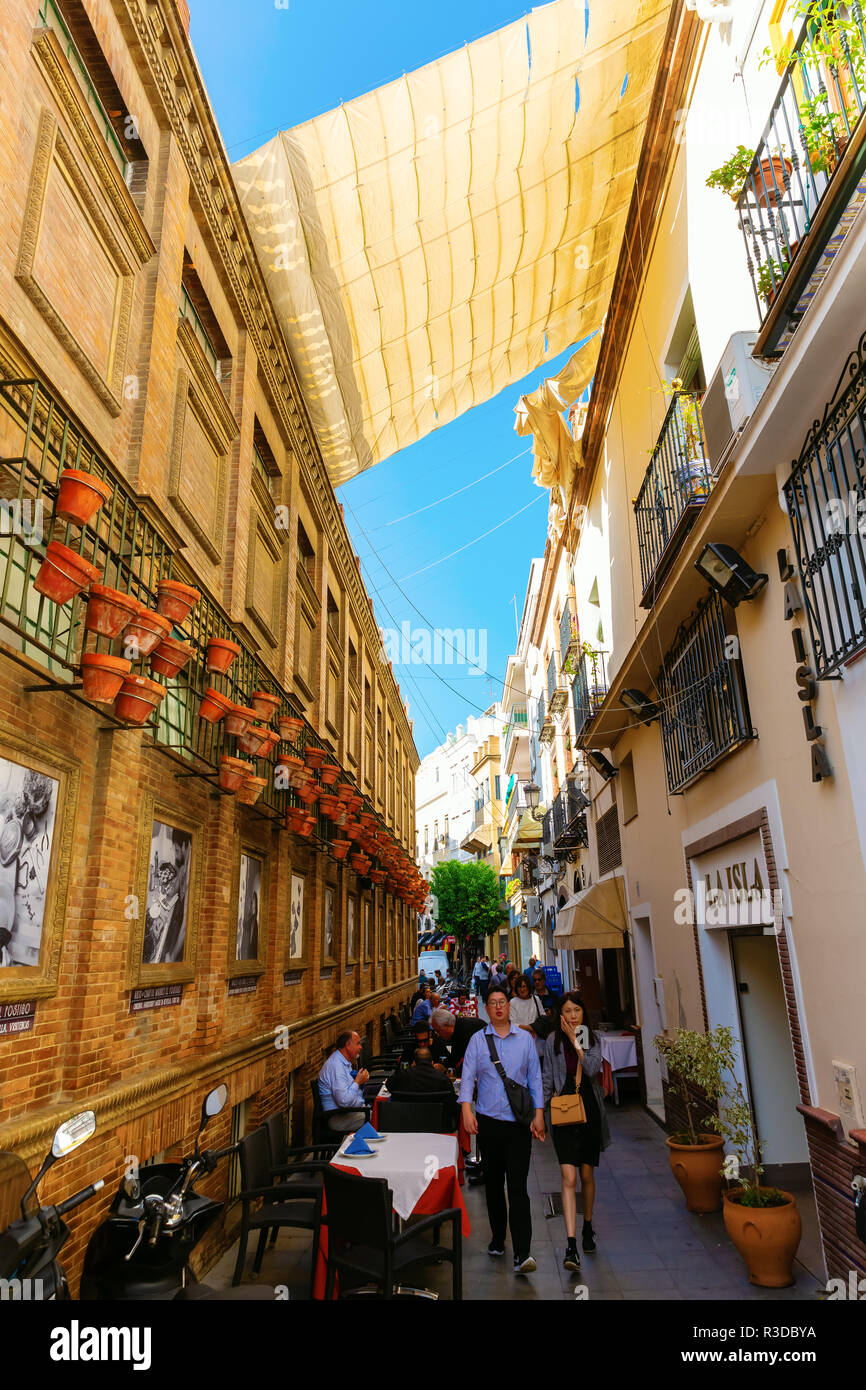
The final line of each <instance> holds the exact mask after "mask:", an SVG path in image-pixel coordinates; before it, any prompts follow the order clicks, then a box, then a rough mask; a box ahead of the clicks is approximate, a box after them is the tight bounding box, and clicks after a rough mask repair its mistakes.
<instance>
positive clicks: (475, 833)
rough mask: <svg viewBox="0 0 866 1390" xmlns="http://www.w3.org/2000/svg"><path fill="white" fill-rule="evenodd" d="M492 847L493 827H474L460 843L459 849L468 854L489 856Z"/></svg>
mask: <svg viewBox="0 0 866 1390" xmlns="http://www.w3.org/2000/svg"><path fill="white" fill-rule="evenodd" d="M492 847H493V826H492V825H476V827H475V829H474V830H470V832H469V834H468V835H467V836H465V838H464V839H462V840H461V841H460V848H461V849H464V850H466V851H467V853H469V854H489V853H490V850H491V849H492Z"/></svg>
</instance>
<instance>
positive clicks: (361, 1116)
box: [319, 1033, 370, 1134]
mask: <svg viewBox="0 0 866 1390" xmlns="http://www.w3.org/2000/svg"><path fill="white" fill-rule="evenodd" d="M362 1046H363V1044H362V1042H361V1036H360V1034H359V1033H341V1034H340V1036H339V1037H338V1038H337V1042H336V1046H335V1047H334V1051H333V1052H332V1053H331V1055H330V1057H329V1058H328V1060H327V1061H326V1062H325V1065H324V1066H323V1067H322V1070H321V1071H320V1072H319V1099H320V1100H321V1102H322V1109H323V1110H324V1111H325V1118H326V1120H327V1123H328V1128H329V1129H332V1130H333V1131H334V1132H335V1134H354V1132H355V1130H356V1129H360V1128H361V1125H362V1124H363V1123H364V1120H365V1119H366V1111H365V1109H364V1106H365V1104H366V1102H365V1100H364V1092H363V1091H362V1090H361V1087H362V1086H364V1085H365V1084H366V1083H367V1082H368V1081H369V1080H370V1073H369V1072H368V1071H367V1070H366V1069H364V1068H363V1067H362V1069H361V1070H360V1071H359V1072H355V1071H354V1067H355V1063H356V1062H357V1060H358V1058H359V1057H360V1055H361V1048H362Z"/></svg>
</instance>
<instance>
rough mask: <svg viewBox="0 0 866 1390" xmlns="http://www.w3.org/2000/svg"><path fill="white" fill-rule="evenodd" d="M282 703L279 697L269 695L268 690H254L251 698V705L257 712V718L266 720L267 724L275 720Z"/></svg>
mask: <svg viewBox="0 0 866 1390" xmlns="http://www.w3.org/2000/svg"><path fill="white" fill-rule="evenodd" d="M280 703H281V702H280V697H279V695H269V694H268V692H267V691H266V690H254V691H253V693H252V695H251V696H250V704H251V705H252V707H253V709H254V710H255V712H256V718H257V719H262V720H264V722H265V723H266V724H268V723H270V721H271V720H272V719H273V717H274V715H275V714H276V712H277V710H278V709H279V707H280Z"/></svg>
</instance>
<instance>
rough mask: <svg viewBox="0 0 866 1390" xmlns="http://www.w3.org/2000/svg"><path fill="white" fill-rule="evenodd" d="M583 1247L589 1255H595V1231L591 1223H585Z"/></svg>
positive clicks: (582, 1238)
mask: <svg viewBox="0 0 866 1390" xmlns="http://www.w3.org/2000/svg"><path fill="white" fill-rule="evenodd" d="M581 1245H582V1246H583V1249H584V1252H585V1253H586V1254H587V1255H594V1254H595V1250H596V1245H595V1231H594V1230H593V1229H592V1222H591V1221H584V1223H583V1235H582V1237H581Z"/></svg>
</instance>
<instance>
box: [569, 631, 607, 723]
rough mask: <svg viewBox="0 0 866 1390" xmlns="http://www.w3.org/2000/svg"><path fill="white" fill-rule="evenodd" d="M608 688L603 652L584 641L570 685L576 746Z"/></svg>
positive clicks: (596, 712)
mask: <svg viewBox="0 0 866 1390" xmlns="http://www.w3.org/2000/svg"><path fill="white" fill-rule="evenodd" d="M608 688H609V682H608V678H607V664H606V659H605V654H604V652H600V651H596V650H595V649H594V648H593V647H591V646H590V645H589V643H588V642H584V643H583V644H582V647H581V654H580V659H579V661H578V663H577V670H576V673H575V677H574V684H573V685H572V687H571V694H572V700H573V702H574V729H575V739H576V741H577V746H578V748H580V747H582V746H583V745H582V740H583V736H584V735H585V733H586V730H587V728H588V726H589V725H590V724H591V722H592V720H593V719H594V718H595V716H596V715H597V714H598V712H599V710H600V709H601V707H602V705H603V704H604V701H605V696H606V695H607V692H608Z"/></svg>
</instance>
